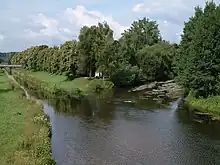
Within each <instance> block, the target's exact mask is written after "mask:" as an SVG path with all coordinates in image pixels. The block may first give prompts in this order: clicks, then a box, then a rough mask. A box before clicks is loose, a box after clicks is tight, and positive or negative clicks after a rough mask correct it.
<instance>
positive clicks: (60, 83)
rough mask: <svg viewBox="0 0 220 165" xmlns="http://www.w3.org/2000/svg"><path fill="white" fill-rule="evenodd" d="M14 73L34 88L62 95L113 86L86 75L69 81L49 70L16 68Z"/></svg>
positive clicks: (106, 89)
mask: <svg viewBox="0 0 220 165" xmlns="http://www.w3.org/2000/svg"><path fill="white" fill-rule="evenodd" d="M13 75H14V77H15V78H17V79H21V81H22V80H23V81H27V83H28V84H29V85H32V87H33V88H38V89H42V88H43V90H46V91H48V92H50V93H55V94H57V95H60V93H66V94H70V95H75V96H77V97H79V96H86V95H88V94H92V93H95V92H102V91H109V90H111V89H112V88H113V86H114V85H113V83H112V82H110V81H107V80H102V79H88V78H84V77H80V78H75V79H74V80H72V81H67V80H66V76H63V75H55V74H50V73H47V72H30V71H25V70H14V71H13Z"/></svg>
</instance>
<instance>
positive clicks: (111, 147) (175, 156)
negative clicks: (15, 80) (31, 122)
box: [43, 92, 220, 165]
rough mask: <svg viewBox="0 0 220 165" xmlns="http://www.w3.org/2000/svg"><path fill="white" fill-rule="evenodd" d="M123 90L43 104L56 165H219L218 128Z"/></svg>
mask: <svg viewBox="0 0 220 165" xmlns="http://www.w3.org/2000/svg"><path fill="white" fill-rule="evenodd" d="M176 103H177V102H174V103H173V104H172V105H169V106H164V105H161V104H158V103H156V102H155V101H147V100H139V99H138V97H137V96H135V95H133V94H129V93H125V92H119V93H117V95H114V96H113V97H110V98H108V99H103V98H97V97H89V98H87V99H84V100H82V101H80V102H77V103H76V102H75V101H72V100H45V101H44V104H43V105H44V111H45V113H46V114H47V115H48V116H49V118H50V121H51V125H52V153H53V156H54V158H55V160H56V162H57V165H110V164H111V165H125V164H126V165H219V164H220V124H218V123H210V124H208V123H197V122H194V121H193V119H192V115H191V114H190V113H189V112H188V111H187V110H177V109H176V108H177V106H176Z"/></svg>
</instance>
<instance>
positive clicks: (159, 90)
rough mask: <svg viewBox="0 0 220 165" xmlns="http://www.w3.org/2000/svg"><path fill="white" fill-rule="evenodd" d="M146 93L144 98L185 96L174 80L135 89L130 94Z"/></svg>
mask: <svg viewBox="0 0 220 165" xmlns="http://www.w3.org/2000/svg"><path fill="white" fill-rule="evenodd" d="M138 91H145V92H144V93H143V97H147V96H150V97H156V96H157V98H164V97H168V98H178V97H179V96H180V95H182V94H183V90H182V88H181V87H180V86H179V85H177V84H176V83H175V82H174V80H168V81H164V82H163V81H161V82H152V83H149V84H145V85H141V86H139V87H136V88H133V89H132V90H130V91H129V92H138Z"/></svg>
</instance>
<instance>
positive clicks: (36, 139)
mask: <svg viewBox="0 0 220 165" xmlns="http://www.w3.org/2000/svg"><path fill="white" fill-rule="evenodd" d="M22 93H23V92H22V91H21V90H20V89H19V88H18V87H15V88H14V87H13V85H11V84H10V83H9V79H8V78H7V77H6V76H5V75H4V74H3V73H2V72H1V73H0V106H1V108H0V132H1V133H0V139H1V140H0V162H1V164H2V165H43V164H44V165H52V164H55V163H54V160H53V159H52V156H51V149H50V148H51V147H50V146H51V144H50V137H49V135H50V127H49V121H47V120H46V119H45V117H44V113H43V111H42V107H41V106H39V105H36V104H34V103H32V102H30V101H28V100H27V99H26V98H25V97H24V96H22Z"/></svg>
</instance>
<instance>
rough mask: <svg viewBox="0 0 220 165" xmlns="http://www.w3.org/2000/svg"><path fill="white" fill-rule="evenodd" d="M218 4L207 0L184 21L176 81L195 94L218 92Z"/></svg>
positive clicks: (219, 20) (219, 26) (219, 61)
mask: <svg viewBox="0 0 220 165" xmlns="http://www.w3.org/2000/svg"><path fill="white" fill-rule="evenodd" d="M219 29H220V7H219V6H216V4H215V3H214V2H213V1H212V2H206V5H205V8H204V9H201V8H200V7H196V8H195V14H194V15H193V16H192V17H191V18H190V20H189V21H188V22H186V23H185V27H184V30H183V35H182V41H181V43H180V47H179V57H178V60H177V65H176V70H177V74H178V77H177V80H178V81H179V83H180V84H181V85H183V86H184V87H185V88H186V89H188V90H193V91H194V94H195V96H197V97H198V96H203V97H207V96H209V95H217V94H219V93H220V76H219V72H220V54H219V52H220V40H219V37H220V31H219Z"/></svg>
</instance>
